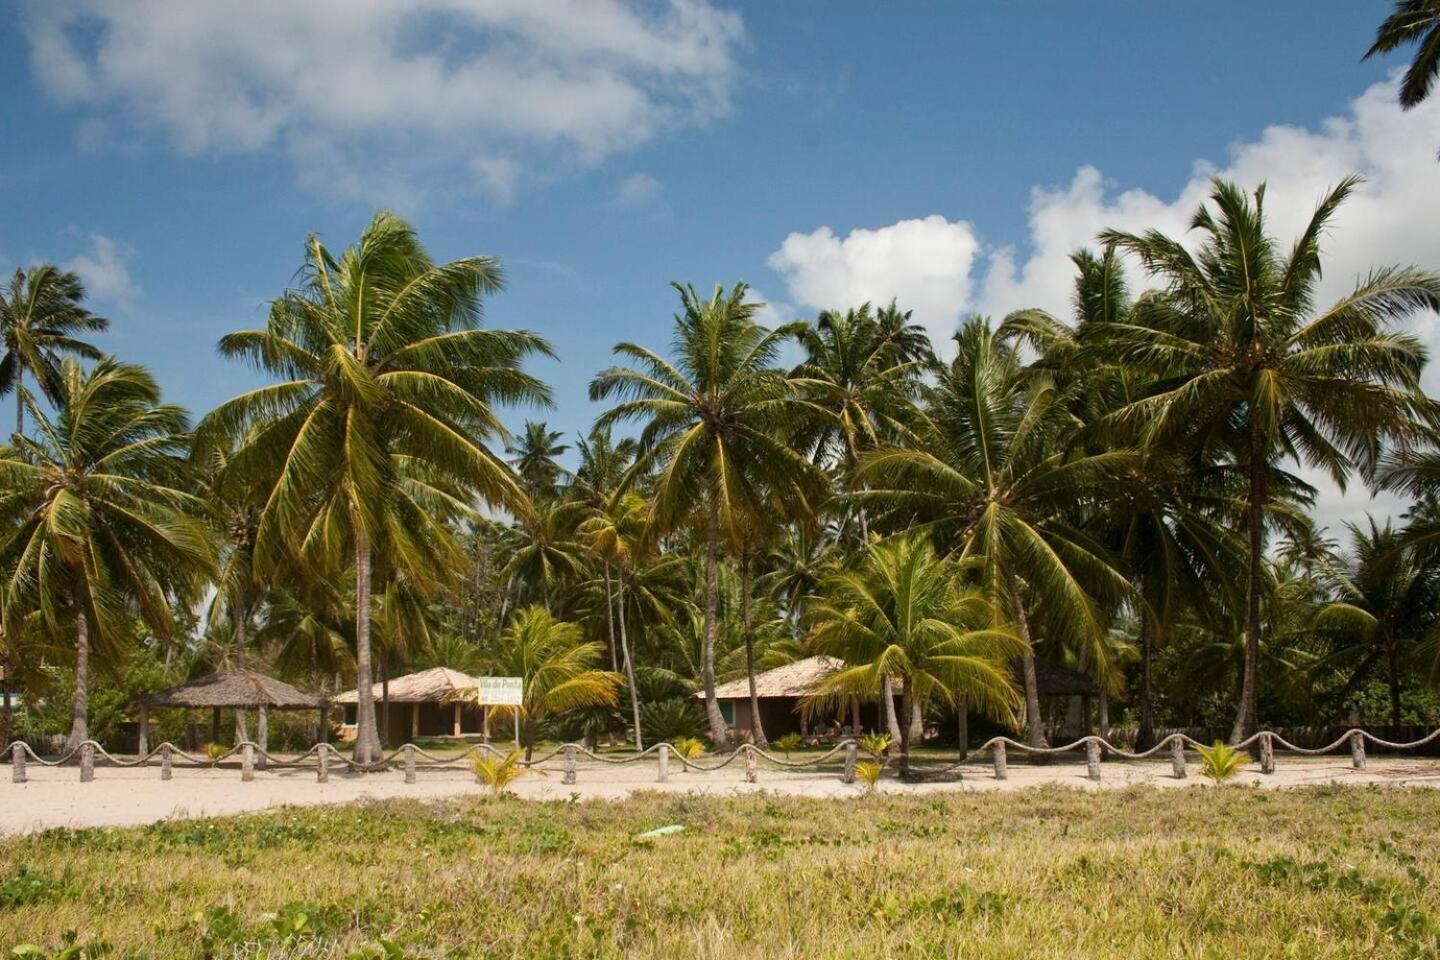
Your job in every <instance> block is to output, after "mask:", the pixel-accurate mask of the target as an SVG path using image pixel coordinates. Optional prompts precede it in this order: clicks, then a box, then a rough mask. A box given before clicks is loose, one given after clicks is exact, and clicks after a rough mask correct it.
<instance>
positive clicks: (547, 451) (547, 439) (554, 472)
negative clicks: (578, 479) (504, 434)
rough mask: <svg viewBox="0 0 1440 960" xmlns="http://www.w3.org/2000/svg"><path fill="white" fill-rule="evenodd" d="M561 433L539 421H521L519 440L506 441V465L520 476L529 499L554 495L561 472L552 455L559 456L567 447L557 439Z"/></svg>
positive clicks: (562, 471) (568, 447)
mask: <svg viewBox="0 0 1440 960" xmlns="http://www.w3.org/2000/svg"><path fill="white" fill-rule="evenodd" d="M562 436H564V434H563V433H561V432H560V431H559V430H551V429H549V427H548V426H546V424H545V422H544V421H543V420H542V421H540V422H538V423H537V422H535V421H534V420H526V421H525V432H524V433H522V434H521V435H520V437H519V439H517V440H515V441H514V442H513V443H511V444H507V445H506V447H505V452H506V453H508V454H510V457H511V459H510V465H511V466H512V467H514V468H515V472H516V473H517V474H519V475H520V484H521V486H523V487H524V488H525V492H526V493H527V494H529V496H530V499H532V500H540V499H547V498H549V497H551V496H553V495H554V493H555V486H556V484H557V483H559V481H560V477H561V475H562V474H563V473H564V472H565V471H564V469H563V468H562V467H561V466H560V464H558V463H556V462H555V458H556V457H559V456H563V455H564V453H565V451H567V450H569V449H570V446H569V445H568V444H564V443H561V442H560V438H561V437H562Z"/></svg>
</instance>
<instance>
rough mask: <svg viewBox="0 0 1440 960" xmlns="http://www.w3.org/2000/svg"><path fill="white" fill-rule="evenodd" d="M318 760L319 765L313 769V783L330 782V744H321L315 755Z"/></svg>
mask: <svg viewBox="0 0 1440 960" xmlns="http://www.w3.org/2000/svg"><path fill="white" fill-rule="evenodd" d="M316 756H318V757H319V758H320V764H319V766H317V767H316V768H315V782H316V783H329V782H330V744H328V743H321V744H320V752H319V753H318V754H316Z"/></svg>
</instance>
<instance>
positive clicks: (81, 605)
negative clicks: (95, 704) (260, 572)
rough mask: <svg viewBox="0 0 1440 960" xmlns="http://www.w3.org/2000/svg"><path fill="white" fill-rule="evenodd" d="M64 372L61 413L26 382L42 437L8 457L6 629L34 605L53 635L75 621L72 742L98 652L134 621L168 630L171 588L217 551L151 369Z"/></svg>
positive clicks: (1, 464)
mask: <svg viewBox="0 0 1440 960" xmlns="http://www.w3.org/2000/svg"><path fill="white" fill-rule="evenodd" d="M58 377H59V379H58V385H57V397H58V399H59V401H60V408H59V412H58V413H57V414H56V415H55V416H54V417H53V418H52V417H51V416H49V415H47V414H46V413H45V412H44V411H43V410H41V409H40V407H39V405H38V404H36V403H35V401H34V399H33V397H31V396H30V395H29V393H28V391H22V394H21V399H22V401H23V402H24V403H25V405H26V407H28V408H29V411H30V415H31V417H32V418H34V421H35V424H36V428H37V430H36V436H35V438H34V439H31V438H29V437H26V436H24V435H23V434H17V435H16V440H17V443H18V447H15V448H6V449H5V450H4V452H3V454H0V490H3V493H0V517H15V518H18V520H19V522H18V524H17V525H16V526H15V527H13V528H12V529H11V530H10V531H9V535H8V536H7V537H6V538H5V541H4V543H3V545H0V569H4V570H6V571H8V572H9V582H8V584H7V585H6V587H5V590H4V591H3V594H4V599H5V607H4V611H3V617H4V626H5V632H6V634H7V635H14V636H18V635H19V634H20V632H21V630H22V627H23V625H24V623H23V622H24V621H25V620H26V619H27V617H28V616H29V615H30V614H32V613H34V614H37V615H38V617H39V621H40V625H41V627H42V628H43V629H44V631H45V632H46V633H47V634H49V635H50V636H52V637H56V638H58V637H59V636H61V635H62V634H63V633H64V632H66V631H68V630H69V629H73V630H74V631H75V703H74V710H73V712H72V719H71V727H70V737H69V744H70V746H71V747H74V746H77V745H79V744H80V743H81V742H82V741H84V740H86V739H87V738H88V735H89V706H88V694H89V679H90V656H91V651H92V650H94V651H96V652H98V653H100V654H101V655H102V656H111V655H113V654H114V652H115V651H116V650H117V649H118V648H119V647H120V646H121V645H122V644H123V642H124V641H125V639H126V638H127V637H128V636H129V635H130V632H131V619H132V617H139V619H140V620H141V621H143V622H144V623H145V624H146V626H148V627H149V628H150V630H151V631H153V632H154V633H155V634H156V635H157V636H160V637H169V636H170V633H171V630H172V628H173V626H174V622H175V618H174V616H173V609H172V598H173V597H174V596H175V595H176V594H177V593H178V592H183V591H185V589H186V588H187V587H190V586H193V585H194V583H195V582H196V580H198V578H200V577H202V576H207V575H210V574H211V573H213V567H214V553H213V550H212V548H211V544H210V542H209V540H208V538H207V537H206V532H205V529H204V526H203V524H202V523H201V522H200V520H199V519H198V518H199V517H200V516H201V515H202V514H203V513H204V511H205V504H204V502H203V501H201V500H200V499H199V498H197V497H195V496H193V495H192V494H191V493H189V492H188V491H187V487H188V486H189V481H190V477H189V469H188V468H189V460H188V453H189V437H188V436H187V430H188V424H187V423H186V419H185V414H184V412H183V411H182V410H181V409H180V408H179V407H176V406H173V405H169V404H162V403H161V402H160V388H159V386H158V385H157V384H156V382H155V380H154V378H153V377H151V376H150V374H149V373H148V372H146V371H145V370H144V369H143V368H142V367H139V366H135V365H133V364H125V363H119V362H117V361H115V360H113V359H103V360H101V361H100V362H99V363H97V364H96V365H95V367H94V369H92V370H91V371H89V372H88V373H87V372H86V371H85V370H84V369H82V368H81V366H80V363H79V362H78V361H76V360H73V359H67V360H64V361H62V362H61V365H60V368H59V371H58Z"/></svg>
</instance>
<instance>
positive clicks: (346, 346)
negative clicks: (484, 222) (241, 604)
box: [201, 212, 550, 761]
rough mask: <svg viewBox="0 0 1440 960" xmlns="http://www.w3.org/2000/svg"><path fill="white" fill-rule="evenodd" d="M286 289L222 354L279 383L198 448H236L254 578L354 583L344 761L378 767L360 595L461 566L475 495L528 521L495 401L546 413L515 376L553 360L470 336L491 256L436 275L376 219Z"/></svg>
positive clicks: (313, 257) (424, 583)
mask: <svg viewBox="0 0 1440 960" xmlns="http://www.w3.org/2000/svg"><path fill="white" fill-rule="evenodd" d="M301 280H302V282H301V285H300V287H299V288H298V289H292V290H288V291H286V292H285V293H284V294H282V295H281V296H280V298H279V299H277V300H276V301H275V302H274V303H273V304H272V305H271V310H270V317H269V322H268V324H267V325H266V327H265V328H264V329H261V330H245V331H240V332H237V333H233V334H230V335H229V336H227V337H225V338H224V339H223V340H221V342H220V350H221V353H222V354H224V355H225V356H229V357H239V358H243V359H245V360H247V361H249V362H250V363H252V364H254V365H255V366H257V367H259V368H260V369H262V370H265V371H266V372H269V373H271V374H274V375H276V376H279V377H281V378H282V379H281V382H279V383H273V384H270V385H267V386H263V387H260V388H259V389H256V390H252V391H250V392H249V393H246V394H242V395H241V396H239V397H236V398H235V399H233V400H231V401H229V402H227V403H224V404H222V405H221V406H220V407H218V408H217V409H216V410H215V411H213V412H212V413H211V414H210V415H209V416H208V417H206V419H205V422H204V423H203V424H202V425H201V430H202V433H208V432H214V433H217V434H221V435H228V434H239V435H242V440H243V443H242V446H241V447H240V449H239V450H238V451H237V452H236V454H235V456H234V457H232V458H231V462H230V465H229V468H228V469H229V470H231V471H233V472H235V473H237V474H240V475H242V476H246V477H250V478H253V480H254V482H257V483H259V484H261V485H262V486H263V488H264V489H265V490H266V492H267V495H266V500H265V506H264V508H263V510H262V511H261V516H260V524H259V527H258V529H257V532H256V537H255V552H256V555H257V557H259V559H260V562H261V564H262V568H263V569H274V568H275V567H276V566H277V565H278V564H279V563H280V562H281V561H282V560H283V559H285V558H287V557H288V558H298V559H299V560H300V562H302V563H306V564H307V565H308V564H314V565H318V566H319V567H321V568H329V567H334V566H336V565H337V561H338V560H340V559H341V558H347V557H348V558H350V559H351V560H352V561H353V566H354V575H355V673H356V685H357V689H358V690H359V702H358V704H357V710H356V721H357V734H356V746H355V749H356V757H357V758H358V759H360V760H361V761H370V760H374V759H376V758H378V757H379V755H380V749H381V748H380V743H379V732H378V729H377V727H376V723H375V705H374V701H373V697H372V695H371V683H372V678H371V672H372V671H371V649H370V619H371V612H372V611H371V589H372V583H373V580H374V578H375V576H376V574H377V567H378V572H379V574H380V575H381V576H382V577H385V578H387V579H388V577H389V576H391V575H392V573H403V574H404V575H405V576H407V577H409V578H410V579H411V580H412V582H413V583H415V584H416V585H417V586H418V587H421V588H429V587H433V586H435V585H436V584H437V581H438V580H440V579H444V578H447V577H448V576H449V571H453V570H458V569H461V567H462V564H463V554H462V551H461V550H460V549H459V547H458V545H457V544H456V542H455V538H454V535H453V532H452V531H451V530H450V529H449V528H448V527H447V526H446V524H444V523H443V522H442V520H443V519H444V518H445V516H446V515H447V514H450V513H453V512H455V511H462V510H467V509H469V502H470V499H471V498H472V497H474V496H479V497H480V498H482V499H483V500H486V501H488V502H489V503H491V504H494V505H498V506H500V507H503V508H505V509H508V510H510V511H511V512H512V513H514V514H516V515H521V516H523V515H526V514H527V513H528V511H529V502H528V500H527V498H526V497H525V494H524V491H523V490H522V489H521V488H520V485H519V483H518V482H517V481H516V478H515V476H514V474H513V473H512V472H511V470H510V469H509V467H508V466H507V465H506V464H505V463H504V461H503V460H501V459H500V458H499V457H498V456H496V455H495V454H494V453H493V452H492V451H491V449H490V448H489V447H488V446H487V445H486V443H487V441H491V440H495V439H500V438H503V437H504V430H503V428H502V426H501V424H500V421H499V420H498V419H497V417H496V414H495V412H494V409H493V405H494V404H496V403H515V402H530V403H541V404H543V403H548V402H549V392H548V390H547V388H546V387H545V386H544V385H543V384H542V383H540V382H539V381H538V380H536V379H535V378H533V377H531V376H529V375H527V374H525V373H524V372H523V371H522V370H521V369H520V364H521V362H522V361H523V360H524V359H525V358H526V357H528V356H531V355H533V354H536V353H541V354H546V355H549V354H550V348H549V345H548V344H546V342H545V341H544V340H542V339H541V338H539V337H538V336H536V335H534V334H532V333H528V332H524V331H506V330H489V329H484V328H482V327H480V326H479V320H480V308H481V298H482V296H483V295H486V294H490V293H493V292H495V291H497V290H499V289H500V288H501V286H502V276H501V272H500V264H499V262H498V261H497V260H496V259H495V258H493V257H468V258H465V259H461V260H455V261H452V262H450V263H443V264H435V263H433V262H432V261H431V260H430V258H429V256H428V255H427V254H426V252H425V250H424V248H423V247H422V246H421V245H420V241H419V238H418V237H417V236H416V233H415V231H414V229H413V228H412V227H411V226H410V225H409V224H408V223H406V222H405V221H403V220H401V219H400V218H398V217H396V216H394V215H393V214H390V213H386V212H382V213H379V214H377V215H376V216H375V218H374V219H373V220H372V221H371V222H370V225H369V226H368V227H366V229H365V232H364V233H363V234H362V235H361V237H360V240H359V242H358V243H357V244H356V245H355V246H353V247H350V248H348V249H346V250H345V251H343V252H342V253H340V254H339V255H338V256H337V255H335V254H333V253H332V252H331V251H330V250H329V249H327V248H326V247H325V246H324V245H323V244H322V243H321V242H320V241H319V240H318V239H317V238H315V237H313V236H312V237H311V238H310V239H309V241H308V243H307V246H306V260H305V265H304V267H303V268H302V271H301Z"/></svg>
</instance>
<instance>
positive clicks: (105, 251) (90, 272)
mask: <svg viewBox="0 0 1440 960" xmlns="http://www.w3.org/2000/svg"><path fill="white" fill-rule="evenodd" d="M130 257H131V251H130V248H129V247H126V246H124V245H122V244H118V243H116V242H115V241H114V240H111V239H110V238H109V237H106V236H103V235H102V234H98V233H94V234H91V235H90V251H89V252H88V253H82V254H80V255H79V256H77V257H74V258H73V259H70V260H67V261H65V262H64V263H62V264H61V265H60V266H61V268H62V269H64V270H68V271H71V272H73V273H78V274H79V275H80V279H81V280H83V281H84V282H85V294H86V296H87V297H88V298H89V299H91V300H95V301H99V302H101V303H111V304H114V305H116V306H119V307H124V308H126V309H129V308H131V307H133V306H134V305H135V298H136V297H138V296H139V295H140V286H139V284H137V283H136V282H135V281H134V279H132V278H131V276H130V269H129V267H128V266H127V261H128V260H129V259H130Z"/></svg>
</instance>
